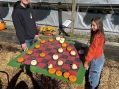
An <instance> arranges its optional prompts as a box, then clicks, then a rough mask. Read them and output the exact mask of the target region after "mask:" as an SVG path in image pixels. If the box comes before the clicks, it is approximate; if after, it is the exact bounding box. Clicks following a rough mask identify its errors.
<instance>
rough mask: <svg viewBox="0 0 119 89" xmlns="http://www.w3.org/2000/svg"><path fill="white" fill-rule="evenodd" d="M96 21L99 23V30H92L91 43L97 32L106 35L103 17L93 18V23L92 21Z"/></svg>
mask: <svg viewBox="0 0 119 89" xmlns="http://www.w3.org/2000/svg"><path fill="white" fill-rule="evenodd" d="M93 21H94V22H95V23H96V25H97V30H96V31H93V30H91V37H90V43H92V41H93V38H94V36H95V35H96V34H102V35H103V36H104V37H105V35H104V29H103V22H102V18H101V17H95V18H93V19H92V20H91V23H92V22H93Z"/></svg>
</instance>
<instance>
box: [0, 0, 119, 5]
mask: <svg viewBox="0 0 119 89" xmlns="http://www.w3.org/2000/svg"><path fill="white" fill-rule="evenodd" d="M0 1H4V2H16V1H18V0H0ZM31 2H48V3H58V2H61V3H72V0H31ZM76 3H80V4H119V0H76Z"/></svg>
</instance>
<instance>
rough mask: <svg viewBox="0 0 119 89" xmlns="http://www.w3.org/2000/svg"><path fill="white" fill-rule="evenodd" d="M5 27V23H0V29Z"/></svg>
mask: <svg viewBox="0 0 119 89" xmlns="http://www.w3.org/2000/svg"><path fill="white" fill-rule="evenodd" d="M5 28H6V25H5V23H3V22H2V23H0V30H4V29H5Z"/></svg>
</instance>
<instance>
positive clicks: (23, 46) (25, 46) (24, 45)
mask: <svg viewBox="0 0 119 89" xmlns="http://www.w3.org/2000/svg"><path fill="white" fill-rule="evenodd" d="M21 47H22V49H23V50H24V51H26V50H27V49H28V48H27V45H26V43H23V44H21Z"/></svg>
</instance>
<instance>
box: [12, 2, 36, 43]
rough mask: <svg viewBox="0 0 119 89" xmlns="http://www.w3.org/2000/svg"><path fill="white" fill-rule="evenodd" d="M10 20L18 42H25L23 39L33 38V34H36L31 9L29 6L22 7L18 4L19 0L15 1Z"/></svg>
mask: <svg viewBox="0 0 119 89" xmlns="http://www.w3.org/2000/svg"><path fill="white" fill-rule="evenodd" d="M12 20H13V24H14V26H15V29H16V35H17V38H18V40H19V42H20V44H23V43H25V40H29V39H34V36H35V35H36V34H38V30H37V29H36V24H35V20H34V15H33V10H32V9H31V8H29V6H27V7H26V8H24V7H22V6H21V5H20V2H19V1H18V2H16V4H15V5H14V10H13V13H12Z"/></svg>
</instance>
